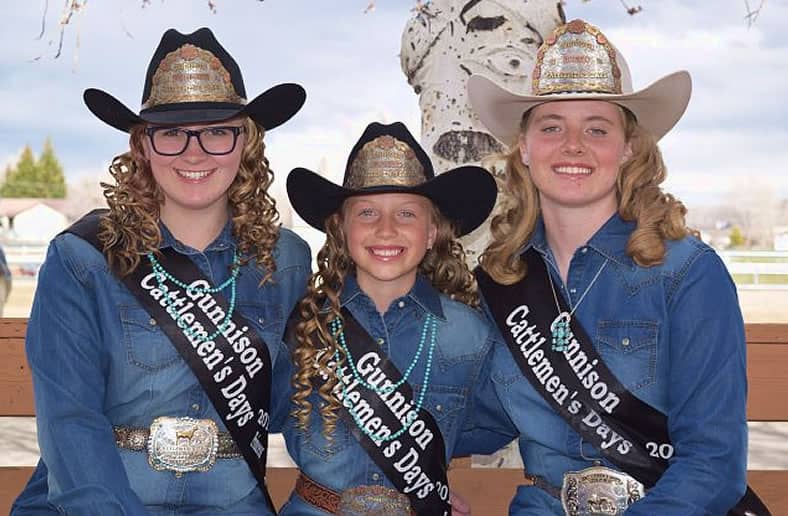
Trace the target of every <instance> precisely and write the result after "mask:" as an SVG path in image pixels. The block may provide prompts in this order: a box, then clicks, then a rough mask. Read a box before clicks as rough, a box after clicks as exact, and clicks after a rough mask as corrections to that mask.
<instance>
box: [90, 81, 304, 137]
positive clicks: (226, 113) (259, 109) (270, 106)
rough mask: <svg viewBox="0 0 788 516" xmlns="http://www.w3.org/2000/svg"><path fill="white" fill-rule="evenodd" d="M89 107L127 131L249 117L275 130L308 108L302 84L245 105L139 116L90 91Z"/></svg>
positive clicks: (201, 105)
mask: <svg viewBox="0 0 788 516" xmlns="http://www.w3.org/2000/svg"><path fill="white" fill-rule="evenodd" d="M83 99H84V101H85V105H87V107H88V109H89V110H90V111H91V113H93V114H94V115H96V117H98V118H99V119H100V120H101V121H103V122H104V123H106V124H108V125H110V126H112V127H114V128H116V129H119V130H121V131H124V132H129V131H130V130H131V128H132V127H133V126H134V125H137V124H162V125H178V124H196V123H214V122H221V121H223V120H228V119H230V118H234V117H236V116H241V115H247V116H249V117H250V118H251V119H252V120H254V121H255V122H257V123H258V124H260V125H261V126H263V127H264V128H265V129H266V130H271V129H273V128H275V127H277V126H279V125H282V124H283V123H285V122H287V121H288V120H289V119H290V118H292V117H293V115H295V114H296V113H297V112H298V111H299V110H300V109H301V107H302V106H303V105H304V102H305V101H306V92H305V91H304V88H302V87H301V86H299V85H298V84H292V83H284V84H278V85H276V86H274V87H272V88H270V89H268V90H266V91H265V92H263V93H261V94H260V95H258V96H257V97H255V98H254V99H253V100H252V101H251V102H249V103H248V104H245V105H238V104H231V103H219V102H180V103H177V104H164V105H160V106H156V107H154V108H150V109H146V110H142V111H141V112H140V114H139V115H137V114H136V113H134V112H133V111H131V110H130V109H129V108H127V107H126V106H125V105H124V104H123V103H122V102H121V101H119V100H118V99H116V98H115V97H113V96H112V95H110V94H109V93H107V92H105V91H102V90H99V89H95V88H90V89H87V90H85V93H84V94H83Z"/></svg>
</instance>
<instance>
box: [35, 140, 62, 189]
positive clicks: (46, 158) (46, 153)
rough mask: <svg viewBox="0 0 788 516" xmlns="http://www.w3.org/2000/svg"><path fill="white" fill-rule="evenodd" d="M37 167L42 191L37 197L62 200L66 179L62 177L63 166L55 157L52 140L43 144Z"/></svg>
mask: <svg viewBox="0 0 788 516" xmlns="http://www.w3.org/2000/svg"><path fill="white" fill-rule="evenodd" d="M37 165H38V171H37V172H38V174H37V175H38V179H39V185H40V189H41V191H42V195H39V197H48V198H56V199H63V198H64V197H65V196H66V177H65V176H64V175H63V166H62V165H61V164H60V161H59V160H58V159H57V156H55V149H54V148H53V147H52V140H50V139H49V138H47V139H46V141H45V142H44V150H43V151H41V156H39V158H38V163H37Z"/></svg>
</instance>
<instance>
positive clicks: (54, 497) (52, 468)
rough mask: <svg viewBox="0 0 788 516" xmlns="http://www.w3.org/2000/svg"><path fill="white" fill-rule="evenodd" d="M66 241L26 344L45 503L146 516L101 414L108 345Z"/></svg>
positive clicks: (54, 250) (54, 253) (40, 292)
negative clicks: (45, 478) (45, 479)
mask: <svg viewBox="0 0 788 516" xmlns="http://www.w3.org/2000/svg"><path fill="white" fill-rule="evenodd" d="M67 238H72V240H71V243H74V240H73V237H66V238H64V237H59V238H58V239H56V240H55V242H53V243H52V244H51V245H50V248H49V251H48V253H47V258H46V261H45V263H44V265H43V266H42V268H41V271H40V274H39V283H38V289H37V291H36V295H35V300H34V302H33V308H32V312H31V316H30V319H29V322H28V329H27V336H26V339H25V346H26V351H27V358H28V361H29V362H30V367H31V370H32V373H33V388H34V395H35V405H36V415H37V424H38V443H39V447H40V449H41V458H42V460H43V462H44V463H45V464H46V467H47V469H48V470H49V475H48V488H49V502H50V503H51V504H52V505H54V506H55V507H57V508H58V510H60V511H61V512H63V513H67V514H78V515H94V514H95V515H102V516H106V515H143V514H147V511H146V510H145V507H144V506H143V504H142V502H141V501H140V499H139V498H138V497H137V495H136V494H135V493H134V491H132V489H131V487H130V486H129V482H128V479H127V477H126V471H125V468H124V467H123V464H122V462H121V459H120V456H119V454H118V451H117V449H116V447H115V439H114V436H113V433H112V426H111V424H110V422H109V420H108V419H107V417H106V416H105V415H104V413H103V402H104V394H105V377H106V375H107V368H108V361H107V358H106V353H105V351H104V347H105V346H107V345H110V344H113V343H107V342H104V341H103V340H102V331H101V328H100V327H99V321H98V312H99V311H98V307H97V306H96V296H95V290H94V288H95V287H94V286H92V285H89V284H88V283H87V282H86V280H85V277H80V275H82V276H86V274H85V269H84V267H83V266H82V264H81V263H80V262H79V261H69V260H68V255H69V253H67V252H66V253H64V250H68V248H69V246H68V245H67V244H68V241H67V240H66V239H67ZM85 245H89V244H85ZM72 256H73V255H72Z"/></svg>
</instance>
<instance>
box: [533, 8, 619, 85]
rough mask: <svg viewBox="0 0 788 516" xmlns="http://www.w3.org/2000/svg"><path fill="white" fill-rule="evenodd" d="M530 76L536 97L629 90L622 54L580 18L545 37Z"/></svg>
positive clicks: (598, 31) (597, 30)
mask: <svg viewBox="0 0 788 516" xmlns="http://www.w3.org/2000/svg"><path fill="white" fill-rule="evenodd" d="M531 77H532V79H531V80H532V83H531V88H532V93H533V95H536V96H543V95H560V94H564V93H592V94H593V93H599V94H605V95H621V94H626V93H631V92H632V79H631V76H630V73H629V67H628V66H627V63H626V60H625V59H624V57H623V56H622V55H621V53H620V52H619V51H618V50H617V49H616V48H615V47H614V46H613V44H612V43H610V41H609V40H608V39H607V37H606V36H605V35H604V34H602V31H600V30H599V29H598V28H597V27H595V26H593V25H591V24H590V23H587V22H585V21H583V20H580V19H576V20H572V21H571V22H569V23H566V24H564V25H561V26H559V27H557V28H556V29H555V30H554V31H553V33H552V34H551V35H550V36H548V37H547V38H546V39H545V41H544V43H543V44H542V46H541V47H540V48H539V51H538V52H537V55H536V63H535V65H534V71H533V74H532V76H531Z"/></svg>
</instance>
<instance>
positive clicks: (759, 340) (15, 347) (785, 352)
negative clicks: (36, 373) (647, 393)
mask: <svg viewBox="0 0 788 516" xmlns="http://www.w3.org/2000/svg"><path fill="white" fill-rule="evenodd" d="M26 323H27V320H26V319H0V416H33V415H34V408H33V389H32V384H31V379H30V371H29V369H28V366H27V361H26V360H25V353H24V334H25V328H26ZM747 354H748V366H747V375H748V378H749V389H750V390H749V400H748V404H747V417H748V419H749V420H750V421H788V375H786V373H785V371H788V324H748V325H747ZM31 472H32V468H30V467H0V514H7V513H8V511H9V508H10V506H11V503H12V502H13V500H14V498H16V496H17V494H18V493H19V492H20V491H21V489H22V487H23V486H24V485H25V483H26V482H27V479H28V478H29V477H30V474H31ZM449 473H450V475H449V476H450V481H451V484H452V487H453V488H454V489H456V490H457V491H459V492H460V493H462V494H463V495H464V496H465V497H466V498H467V499H469V501H470V502H471V506H472V507H473V512H474V514H477V515H483V516H494V515H498V514H507V507H508V504H509V500H510V499H511V497H512V495H513V493H514V490H515V487H516V486H517V485H518V484H521V483H523V476H522V471H520V470H514V469H487V468H471V467H470V461H469V460H468V459H460V460H455V461H453V462H452V468H451V470H450V472H449ZM296 474H297V471H296V470H295V469H294V468H269V472H268V479H269V488H270V490H271V495H272V496H273V498H274V501H275V503H276V504H281V503H283V502H284V500H286V499H287V497H288V496H289V493H290V491H291V489H292V486H293V484H294V483H295V477H296ZM748 477H749V482H750V484H751V485H752V486H753V487H754V488H755V489H756V491H757V492H758V493H759V494H760V495H761V497H762V498H763V499H764V501H765V502H766V503H767V504H768V506H769V508H770V509H771V511H772V514H774V515H775V516H776V515H788V470H769V471H752V470H751V471H749V472H748Z"/></svg>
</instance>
